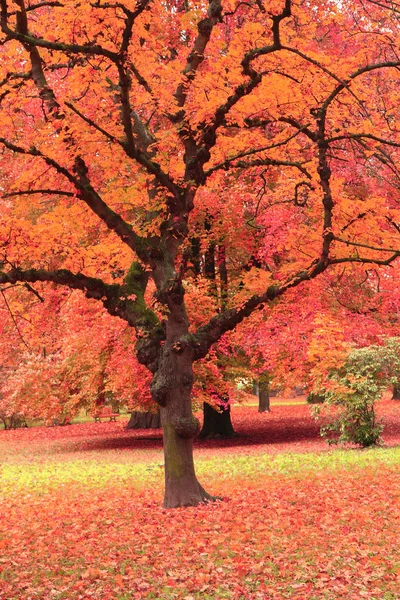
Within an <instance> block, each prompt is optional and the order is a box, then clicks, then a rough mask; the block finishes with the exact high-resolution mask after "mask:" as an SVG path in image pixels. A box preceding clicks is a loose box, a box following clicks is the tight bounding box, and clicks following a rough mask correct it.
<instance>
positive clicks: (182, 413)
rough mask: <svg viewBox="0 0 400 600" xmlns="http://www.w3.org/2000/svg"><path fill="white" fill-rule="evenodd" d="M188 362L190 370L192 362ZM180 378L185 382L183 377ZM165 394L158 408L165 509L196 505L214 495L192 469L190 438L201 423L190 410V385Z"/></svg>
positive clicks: (211, 498) (191, 444) (178, 387)
mask: <svg viewBox="0 0 400 600" xmlns="http://www.w3.org/2000/svg"><path fill="white" fill-rule="evenodd" d="M189 365H190V370H191V369H192V364H191V362H190V363H189ZM189 365H187V368H188V366H189ZM175 373H182V371H175ZM186 375H187V371H186ZM180 379H181V381H182V380H183V382H184V381H185V379H184V377H182V376H181V377H180ZM186 381H187V380H186ZM185 387H186V389H185ZM168 396H169V398H168V400H167V403H166V406H165V407H161V409H160V413H161V423H162V427H163V436H164V465H165V496H164V508H176V507H178V506H197V505H198V504H201V503H202V502H206V501H208V500H214V498H213V497H212V496H210V495H209V494H207V492H206V491H205V490H204V489H203V487H202V486H201V485H200V483H199V482H198V480H197V477H196V474H195V470H194V461H193V438H194V437H195V435H197V433H198V431H199V429H200V424H199V421H198V419H196V417H195V416H194V415H193V412H192V399H191V385H190V386H188V385H186V386H185V385H177V386H176V387H175V388H172V389H171V391H170V392H169V393H168Z"/></svg>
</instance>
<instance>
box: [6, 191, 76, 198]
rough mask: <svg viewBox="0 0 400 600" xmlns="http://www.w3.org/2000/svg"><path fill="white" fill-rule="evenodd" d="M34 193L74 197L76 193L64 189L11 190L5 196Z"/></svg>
mask: <svg viewBox="0 0 400 600" xmlns="http://www.w3.org/2000/svg"><path fill="white" fill-rule="evenodd" d="M33 194H44V195H52V196H70V197H72V198H73V197H74V196H76V194H75V193H74V192H66V191H64V190H49V189H43V190H18V191H17V192H9V193H8V194H3V196H2V197H3V198H12V197H13V196H29V195H33Z"/></svg>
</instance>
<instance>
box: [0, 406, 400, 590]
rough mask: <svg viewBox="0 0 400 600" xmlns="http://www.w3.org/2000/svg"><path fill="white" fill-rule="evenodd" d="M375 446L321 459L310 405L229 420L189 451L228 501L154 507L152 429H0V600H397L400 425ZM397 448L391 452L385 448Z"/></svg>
mask: <svg viewBox="0 0 400 600" xmlns="http://www.w3.org/2000/svg"><path fill="white" fill-rule="evenodd" d="M377 411H378V413H379V415H380V417H381V418H382V419H383V420H384V422H385V425H386V427H385V432H384V437H385V441H386V445H387V447H386V448H377V449H373V450H366V451H364V452H359V451H354V450H350V449H346V450H340V449H334V450H330V451H327V449H326V444H325V443H324V441H323V440H321V438H320V437H319V435H318V428H317V426H316V425H315V423H314V422H313V420H312V419H311V417H310V415H309V411H308V407H307V406H306V405H303V406H273V407H272V413H268V414H266V413H264V414H262V415H260V414H258V413H257V409H256V407H254V408H249V407H246V408H245V407H243V408H237V407H234V408H233V412H234V420H235V424H236V428H237V430H238V431H239V432H240V433H241V434H246V435H242V437H241V438H235V439H234V440H231V441H230V442H224V444H223V446H221V443H220V442H218V441H216V440H213V441H209V442H196V451H197V452H196V454H197V469H198V471H199V473H200V475H201V476H202V477H204V476H205V474H207V475H208V478H209V487H210V490H211V491H213V492H217V493H218V494H221V495H222V496H223V497H224V502H223V503H221V502H218V503H214V504H208V505H203V506H200V507H195V508H187V509H185V510H178V511H174V512H172V511H170V510H162V509H161V507H160V500H161V497H162V480H163V455H162V441H161V436H160V432H156V433H154V434H152V435H149V434H146V439H143V432H132V431H130V432H128V431H125V430H124V429H123V425H124V424H123V423H121V422H119V423H102V424H99V423H87V424H81V425H71V426H70V427H68V428H66V427H53V428H45V427H41V428H32V429H28V430H18V431H0V455H1V456H2V457H3V460H4V462H3V465H2V471H1V474H0V598H1V599H2V600H3V599H4V600H44V599H46V600H50V599H52V600H86V599H89V598H91V599H92V600H151V599H152V600H160V599H162V600H193V599H194V600H267V599H268V600H286V599H290V600H316V599H318V600H320V599H322V598H324V600H338V599H340V600H361V599H364V598H365V599H366V600H383V599H385V600H397V598H398V590H399V577H400V554H399V544H398V523H399V519H400V513H399V510H400V505H399V502H398V500H399V493H400V489H399V481H400V454H399V447H398V445H399V443H400V436H399V432H400V415H399V408H398V404H396V403H395V402H392V401H387V402H378V404H377ZM396 445H397V447H395V446H396Z"/></svg>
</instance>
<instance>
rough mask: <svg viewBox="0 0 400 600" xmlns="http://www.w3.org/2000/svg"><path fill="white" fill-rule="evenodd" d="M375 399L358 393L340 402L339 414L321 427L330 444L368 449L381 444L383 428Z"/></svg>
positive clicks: (322, 433)
mask: <svg viewBox="0 0 400 600" xmlns="http://www.w3.org/2000/svg"><path fill="white" fill-rule="evenodd" d="M374 400H375V399H374V398H372V399H371V398H368V397H365V396H361V395H359V394H357V393H355V394H353V395H351V396H348V397H347V398H346V399H342V400H340V401H338V405H339V406H338V413H337V416H336V417H335V418H334V420H333V421H332V422H331V423H328V424H327V425H324V426H323V427H321V435H322V436H323V437H324V438H325V439H326V440H327V441H328V443H329V444H337V443H339V442H340V443H352V444H357V445H358V446H362V447H363V448H367V447H368V446H374V445H377V444H379V443H380V442H381V433H382V431H383V427H382V425H381V424H380V423H378V422H377V420H376V415H375V401H374Z"/></svg>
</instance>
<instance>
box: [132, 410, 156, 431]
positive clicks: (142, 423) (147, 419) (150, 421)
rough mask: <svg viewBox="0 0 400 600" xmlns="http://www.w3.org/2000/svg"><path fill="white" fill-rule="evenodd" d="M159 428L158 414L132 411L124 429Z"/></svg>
mask: <svg viewBox="0 0 400 600" xmlns="http://www.w3.org/2000/svg"><path fill="white" fill-rule="evenodd" d="M160 427H161V418H160V412H159V411H157V412H156V413H152V412H142V411H136V410H135V411H133V412H132V413H131V417H130V419H129V421H128V424H127V426H126V429H159V428H160Z"/></svg>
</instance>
